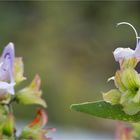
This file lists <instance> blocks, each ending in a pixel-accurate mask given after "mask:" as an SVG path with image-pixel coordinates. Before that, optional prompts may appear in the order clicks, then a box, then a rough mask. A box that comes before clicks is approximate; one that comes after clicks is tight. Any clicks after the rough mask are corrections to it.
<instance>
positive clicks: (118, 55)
mask: <svg viewBox="0 0 140 140" xmlns="http://www.w3.org/2000/svg"><path fill="white" fill-rule="evenodd" d="M123 24H126V25H129V26H130V27H132V29H133V30H134V32H135V35H136V48H135V50H133V49H130V48H117V49H115V51H114V52H113V55H114V57H115V60H116V61H117V62H121V61H122V60H123V59H129V58H134V57H135V58H137V59H138V60H140V42H139V39H140V37H139V36H138V33H137V31H136V29H135V28H134V27H133V25H131V24H130V23H128V22H121V23H118V24H117V26H119V25H123Z"/></svg>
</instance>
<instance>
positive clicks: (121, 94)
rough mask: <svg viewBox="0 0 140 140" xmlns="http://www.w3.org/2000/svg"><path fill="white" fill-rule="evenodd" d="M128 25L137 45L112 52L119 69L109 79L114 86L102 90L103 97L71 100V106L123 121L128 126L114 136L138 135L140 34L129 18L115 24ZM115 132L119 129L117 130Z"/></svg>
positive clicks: (129, 138) (126, 138)
mask: <svg viewBox="0 0 140 140" xmlns="http://www.w3.org/2000/svg"><path fill="white" fill-rule="evenodd" d="M120 25H128V26H130V27H132V29H133V30H134V32H135V35H136V48H135V50H133V49H130V48H117V49H115V50H114V52H113V55H114V58H115V61H116V62H118V63H119V66H120V68H119V70H117V71H116V72H115V75H114V76H113V77H111V78H109V79H108V81H110V80H113V81H114V85H115V86H114V88H113V89H111V90H109V91H108V92H105V93H103V100H101V101H96V102H85V103H80V104H73V105H72V106H71V109H74V110H76V111H80V112H84V113H88V114H91V115H94V116H97V117H102V118H106V119H113V120H120V121H125V122H128V123H129V124H130V126H131V127H130V128H129V127H127V126H125V125H124V124H123V125H120V126H119V129H117V130H118V131H117V136H116V139H117V140H134V139H136V140H138V139H140V123H139V122H140V74H139V73H138V72H137V70H136V66H137V64H138V63H139V62H140V41H139V39H140V37H139V36H138V33H137V31H136V29H135V28H134V27H133V26H132V25H131V24H130V23H128V22H121V23H118V24H117V26H120ZM118 132H120V133H119V134H118Z"/></svg>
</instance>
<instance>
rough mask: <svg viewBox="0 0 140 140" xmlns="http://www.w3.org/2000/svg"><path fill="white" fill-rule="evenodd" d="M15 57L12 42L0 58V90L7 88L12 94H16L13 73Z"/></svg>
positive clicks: (6, 90)
mask: <svg viewBox="0 0 140 140" xmlns="http://www.w3.org/2000/svg"><path fill="white" fill-rule="evenodd" d="M14 57H15V51H14V44H13V43H11V42H10V43H9V44H8V45H7V46H6V47H5V48H4V51H3V53H2V56H1V58H0V81H1V82H0V85H1V87H0V90H5V92H8V93H10V94H14V85H15V82H14V75H13V69H14Z"/></svg>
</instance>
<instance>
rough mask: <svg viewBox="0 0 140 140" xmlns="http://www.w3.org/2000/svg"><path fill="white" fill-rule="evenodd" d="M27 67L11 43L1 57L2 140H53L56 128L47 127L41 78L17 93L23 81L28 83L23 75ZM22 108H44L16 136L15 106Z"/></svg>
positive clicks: (0, 128)
mask: <svg viewBox="0 0 140 140" xmlns="http://www.w3.org/2000/svg"><path fill="white" fill-rule="evenodd" d="M23 73H24V65H23V62H22V58H21V57H15V49H14V44H13V43H9V44H8V45H7V46H6V47H5V48H4V51H3V53H2V55H1V57H0V139H1V140H50V139H51V138H50V137H48V135H47V134H48V132H49V131H54V130H55V129H54V128H45V126H46V124H47V122H48V117H47V114H46V112H45V109H44V108H46V107H47V105H46V102H45V100H44V99H42V98H41V95H42V91H41V90H40V84H41V79H40V77H39V75H36V76H35V77H34V79H33V81H32V82H31V83H30V84H29V85H28V86H26V87H24V88H22V89H20V90H17V91H16V90H15V87H16V86H18V85H19V84H20V83H21V82H23V81H24V80H26V78H25V77H24V76H23ZM14 102H15V103H16V104H23V105H34V104H36V105H39V106H42V108H41V107H40V108H39V109H38V110H37V116H36V117H35V119H33V121H31V122H30V123H29V124H27V125H26V126H25V127H24V128H23V129H22V131H21V132H20V134H18V135H17V133H16V132H17V128H16V121H15V120H16V118H15V115H14V112H15V110H13V103H14Z"/></svg>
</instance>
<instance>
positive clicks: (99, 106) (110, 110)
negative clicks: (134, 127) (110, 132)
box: [71, 101, 140, 122]
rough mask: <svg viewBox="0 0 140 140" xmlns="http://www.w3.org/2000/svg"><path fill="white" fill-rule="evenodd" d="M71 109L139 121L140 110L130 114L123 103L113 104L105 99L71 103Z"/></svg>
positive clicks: (108, 117) (99, 115) (109, 117)
mask: <svg viewBox="0 0 140 140" xmlns="http://www.w3.org/2000/svg"><path fill="white" fill-rule="evenodd" d="M71 109H73V110H76V111H79V112H83V113H87V114H90V115H93V116H96V117H101V118H105V119H112V120H121V121H127V122H139V121H140V112H138V113H137V114H135V115H128V114H126V113H125V112H124V111H123V107H122V106H121V105H111V104H110V103H107V102H105V101H97V102H85V103H81V104H73V105H71Z"/></svg>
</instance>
